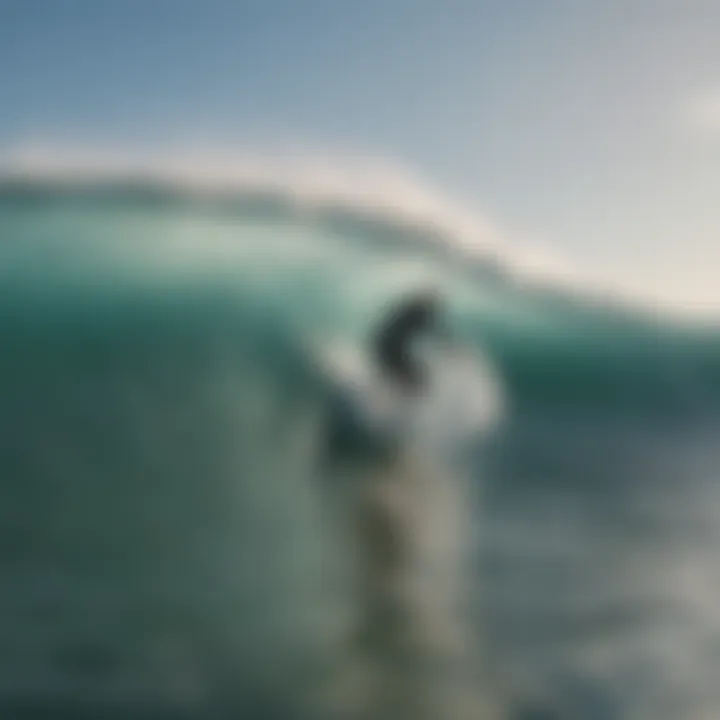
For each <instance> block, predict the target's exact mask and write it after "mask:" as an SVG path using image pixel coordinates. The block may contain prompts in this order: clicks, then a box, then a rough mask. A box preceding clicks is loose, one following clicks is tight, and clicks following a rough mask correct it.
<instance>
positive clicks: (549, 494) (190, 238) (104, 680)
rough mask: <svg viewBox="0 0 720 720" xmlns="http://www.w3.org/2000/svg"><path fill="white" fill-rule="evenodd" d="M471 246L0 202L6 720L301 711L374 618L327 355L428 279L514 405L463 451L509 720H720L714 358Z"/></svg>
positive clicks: (304, 216)
mask: <svg viewBox="0 0 720 720" xmlns="http://www.w3.org/2000/svg"><path fill="white" fill-rule="evenodd" d="M449 240H452V238H449V237H445V236H444V235H443V231H441V230H439V229H438V228H437V227H434V226H426V225H423V224H422V223H420V222H415V223H410V222H408V221H407V220H406V219H401V218H399V217H395V216H393V215H392V214H390V213H387V212H385V213H381V214H378V213H372V212H370V211H369V210H361V209H359V208H353V207H351V206H349V205H347V204H344V205H340V204H333V203H331V202H326V203H324V204H322V203H320V204H316V205H312V206H310V205H304V206H303V205H298V204H297V203H296V202H293V198H292V196H291V195H289V194H287V193H284V192H281V191H279V190H277V191H267V190H263V191H262V192H261V191H260V190H257V189H256V190H245V191H244V192H235V193H233V194H226V195H224V196H222V197H221V196H218V195H207V194H206V195H193V194H187V193H182V192H178V191H176V190H173V189H171V188H170V187H166V186H163V185H157V184H156V185H153V186H150V185H148V184H137V183H136V184H133V183H126V184H124V185H120V184H118V183H114V184H113V183H106V184H104V185H102V186H95V187H82V186H62V185H58V184H53V183H44V184H41V183H36V182H24V183H17V182H15V183H9V182H6V183H5V184H4V185H3V186H2V187H1V188H0V286H1V287H2V293H0V338H1V339H2V353H1V354H0V358H1V359H0V363H2V372H1V373H0V397H2V399H3V402H2V405H0V408H1V409H0V423H1V425H2V433H1V434H0V448H2V450H1V451H0V463H2V464H1V465H0V467H2V473H0V477H1V478H2V487H3V491H2V502H1V503H0V517H1V518H2V522H0V544H1V546H2V554H1V555H0V558H1V559H0V587H2V588H3V590H2V593H1V594H0V603H2V612H0V668H2V671H1V672H0V707H5V708H7V710H6V711H3V713H2V714H3V717H5V716H7V717H25V716H28V717H35V716H38V717H54V718H57V717H106V716H112V717H115V716H117V717H143V716H144V715H147V716H148V717H183V718H185V717H193V718H195V717H197V718H205V717H207V718H215V717H228V716H233V717H258V718H262V717H288V718H293V717H304V716H305V713H304V711H303V710H301V708H302V707H304V705H303V702H302V700H301V699H302V698H304V696H305V694H306V691H307V688H308V687H310V686H311V685H313V683H315V682H316V681H317V678H318V677H323V676H324V673H325V669H324V668H326V667H327V665H328V663H330V664H332V663H333V662H334V661H333V660H332V658H334V657H336V655H335V654H334V653H336V652H337V647H338V646H339V645H340V644H341V641H340V640H339V639H338V638H340V637H341V633H340V632H339V631H338V630H337V627H338V626H340V625H342V618H343V617H344V614H346V613H347V612H348V604H350V605H352V598H351V599H350V600H348V598H347V597H345V596H344V595H343V593H342V592H340V591H339V590H338V588H339V587H341V586H342V577H343V573H344V572H345V571H346V570H347V565H348V563H350V562H351V560H349V558H348V556H347V555H345V554H344V551H343V550H342V548H343V546H344V542H345V540H346V538H344V537H343V529H342V523H339V527H338V524H335V523H333V519H332V514H333V512H334V509H333V508H334V505H333V504H332V502H328V497H327V494H328V493H327V489H328V485H330V486H332V482H333V478H332V477H331V478H330V479H329V480H330V482H329V483H328V478H327V477H323V478H322V479H321V478H320V477H319V475H320V470H319V467H320V466H321V465H322V463H320V462H319V453H320V452H321V450H322V448H323V447H324V445H323V442H324V439H326V438H327V433H328V423H329V422H334V421H333V420H332V416H328V410H329V408H331V406H332V402H333V397H334V388H333V385H332V383H331V379H330V378H329V377H326V376H324V375H323V373H322V372H321V371H320V370H319V368H318V367H317V366H316V365H315V364H313V362H312V361H311V360H310V359H309V357H308V354H307V352H306V349H307V348H308V347H314V346H315V345H316V344H317V343H321V342H324V341H329V342H343V343H345V344H348V345H350V346H355V347H356V348H362V346H363V342H364V340H365V338H366V336H367V332H368V330H369V328H370V327H371V325H372V322H373V321H374V320H375V319H376V318H377V317H378V316H379V314H380V313H382V312H383V311H384V310H385V309H386V308H387V307H388V305H389V304H390V303H392V302H393V301H394V300H396V299H397V298H399V297H401V296H402V294H403V293H404V292H405V291H406V290H408V289H410V288H412V287H414V286H416V285H418V284H422V283H424V282H426V281H428V280H431V281H432V282H433V283H436V284H437V285H439V286H440V287H442V288H444V289H445V291H446V293H447V296H448V318H449V322H450V324H451V326H452V327H453V329H454V331H455V333H456V335H457V336H458V337H459V338H461V339H462V340H463V342H464V343H465V344H466V345H467V346H468V347H471V348H473V349H474V350H476V351H477V353H478V354H482V356H483V357H484V358H485V359H486V361H487V362H488V363H489V364H490V365H491V366H492V367H493V369H494V373H495V375H496V376H497V383H498V385H499V388H497V389H498V390H501V391H502V394H503V396H504V397H505V405H504V407H505V410H504V414H503V415H502V417H501V418H498V423H499V424H498V425H497V427H496V428H495V429H494V430H493V431H492V432H490V433H489V434H487V435H484V436H483V437H482V438H480V437H478V439H477V442H476V443H475V444H474V445H473V446H471V447H470V448H465V449H464V457H463V458H462V460H463V463H464V467H465V468H469V470H468V472H469V474H470V480H471V489H472V498H473V501H472V503H473V504H472V506H471V511H470V516H471V520H470V525H471V527H470V528H469V530H468V533H467V537H466V538H464V539H467V540H468V542H469V544H470V548H469V552H470V564H469V566H468V567H467V569H466V570H465V573H466V576H465V577H464V578H463V580H464V584H465V585H466V586H467V587H468V588H469V590H468V599H469V606H470V612H469V617H468V618H467V619H466V621H465V622H466V624H465V625H464V626H463V627H464V632H465V634H466V635H467V637H468V638H469V640H470V644H471V645H472V646H473V648H474V650H475V651H476V655H477V656H478V657H482V662H481V661H477V662H475V661H473V662H470V661H468V665H467V666H466V667H465V668H464V671H467V672H468V673H469V674H470V676H471V677H472V678H473V681H472V682H473V683H475V684H476V685H477V687H478V688H486V687H487V688H492V691H490V690H487V692H488V693H490V692H492V695H493V702H494V703H495V704H496V705H497V707H498V708H499V714H500V717H504V718H512V719H513V720H529V719H530V718H552V719H556V718H557V719H565V718H580V717H581V718H586V719H587V720H594V719H595V718H598V719H599V718H629V719H632V720H635V719H636V718H637V719H644V718H654V719H655V720H663V719H664V718H668V720H671V719H672V720H677V719H678V718H683V719H684V718H687V719H688V720H694V719H695V718H697V719H698V720H700V719H701V718H702V719H704V718H708V717H714V716H715V714H716V712H717V708H718V707H720V692H719V691H718V688H717V678H718V677H720V613H719V612H718V610H717V608H718V607H720V573H719V572H718V570H717V563H716V561H715V558H716V556H717V552H718V551H720V530H718V529H717V528H718V527H719V526H720V524H719V523H718V519H720V518H719V517H718V515H720V504H719V502H720V477H718V460H719V459H720V458H719V457H718V450H717V428H718V424H717V420H718V409H719V408H720V406H719V404H718V403H719V401H720V335H719V334H718V333H716V332H714V331H712V330H710V329H707V328H706V329H703V330H700V329H693V328H690V327H689V326H682V325H680V324H679V323H677V322H676V323H674V324H673V323H671V322H670V321H665V320H660V319H658V318H656V317H651V316H649V315H647V314H646V315H643V314H641V313H640V312H639V311H630V310H628V309H627V308H623V307H622V306H620V305H615V306H610V305H607V306H604V307H603V306H602V305H600V304H599V303H598V302H590V301H587V300H582V299H581V295H582V294H581V293H579V292H576V293H570V292H569V291H567V290H565V291H561V290H560V289H557V288H555V289H553V290H552V291H551V289H549V288H545V289H541V288H539V287H535V288H533V287H531V286H529V285H527V284H526V283H521V282H519V281H517V280H514V279H513V276H512V273H511V272H510V271H509V270H508V269H506V268H504V267H503V265H502V262H501V260H500V259H498V258H495V259H493V260H492V261H489V260H482V261H481V260H480V259H476V260H475V261H474V262H472V263H469V262H466V261H460V260H459V259H458V257H457V256H456V255H455V254H453V253H452V252H451V251H450V250H448V247H451V244H448V242H446V241H449ZM329 417H330V419H329ZM348 432H350V433H352V432H355V431H354V430H352V429H351V430H348ZM347 447H348V448H350V447H352V451H351V450H350V449H348V450H347V452H348V457H347V458H346V460H347V464H358V463H361V462H362V458H361V457H359V454H361V453H362V452H363V451H362V444H359V445H357V444H353V443H350V444H349V445H348V446H347ZM358 448H360V449H358ZM331 472H332V471H331ZM325 474H327V468H326V471H325ZM448 477H449V475H448ZM448 532H450V531H448ZM346 652H350V651H346ZM482 692H486V690H483V691H482ZM440 716H441V715H440ZM447 717H450V716H449V714H448V715H447Z"/></svg>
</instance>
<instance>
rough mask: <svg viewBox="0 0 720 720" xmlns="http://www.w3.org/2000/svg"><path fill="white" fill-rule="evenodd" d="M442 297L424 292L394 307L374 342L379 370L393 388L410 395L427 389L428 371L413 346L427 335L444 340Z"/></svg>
mask: <svg viewBox="0 0 720 720" xmlns="http://www.w3.org/2000/svg"><path fill="white" fill-rule="evenodd" d="M441 304H442V302H441V298H440V295H439V294H438V293H437V292H435V291H432V290H430V291H427V290H426V291H422V292H419V293H416V294H414V295H412V296H411V297H409V298H407V299H406V300H404V301H403V302H402V303H400V304H399V305H398V306H396V307H394V308H393V309H392V311H391V312H390V314H389V315H388V316H387V317H386V318H385V319H384V321H383V322H382V324H381V326H380V328H379V330H377V332H376V333H375V336H374V338H373V340H372V349H373V352H374V356H375V361H376V362H377V364H378V366H379V368H380V370H381V371H382V373H383V374H384V375H385V377H386V378H388V379H389V380H390V381H391V382H392V383H393V384H394V385H396V386H398V387H400V388H401V389H402V390H404V391H405V392H408V393H409V394H411V395H418V394H420V393H421V392H422V391H423V390H424V389H426V387H427V382H428V375H427V370H426V369H425V368H424V367H423V366H422V364H421V363H420V362H419V361H418V359H417V357H416V356H415V354H414V350H415V348H414V344H415V342H416V341H417V339H418V338H420V337H422V336H424V335H434V336H438V337H439V336H443V335H444V332H443V331H442V330H441V328H440V324H439V315H440V309H441Z"/></svg>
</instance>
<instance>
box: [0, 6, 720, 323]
mask: <svg viewBox="0 0 720 720" xmlns="http://www.w3.org/2000/svg"><path fill="white" fill-rule="evenodd" d="M718 37H720V3H718V2H717V1H716V0H595V1H594V2H593V1H591V0H492V1H491V0H354V1H353V0H121V1H120V0H0V153H2V152H10V151H12V150H13V149H15V148H17V147H23V146H28V145H32V144H33V143H35V144H43V143H44V144H46V145H52V144H53V143H54V144H58V145H62V144H70V145H75V146H77V145H79V144H80V145H81V144H89V145H93V144H94V145H115V146H118V147H122V146H123V145H143V146H147V147H152V146H159V145H162V144H163V143H167V142H170V141H172V142H174V143H175V144H177V143H179V142H182V141H183V138H187V139H188V141H190V140H191V139H192V141H193V142H194V143H195V144H197V143H201V142H203V141H207V142H211V143H213V144H214V145H215V146H217V145H218V144H219V143H220V144H222V143H225V144H227V145H228V146H229V145H233V144H240V145H243V146H248V145H250V146H257V147H262V146H263V145H264V146H268V147H271V146H273V145H278V144H280V143H288V144H292V145H298V146H303V147H317V148H322V150H323V151H324V152H334V151H337V152H338V153H345V152H349V153H353V154H356V155H357V154H359V155H363V154H368V155H371V156H375V157H382V158H387V159H388V161H391V162H397V163H399V164H401V165H403V166H407V167H410V168H412V169H413V170H414V171H416V172H417V173H418V174H419V175H421V176H422V177H423V178H428V179H429V180H430V181H431V182H432V183H433V184H434V185H436V186H439V187H441V188H442V189H443V190H444V191H445V192H447V193H448V194H449V195H451V196H452V197H454V198H457V199H459V200H461V201H462V202H464V203H465V204H466V205H468V206H470V207H472V208H473V209H475V210H476V211H477V212H479V213H481V214H484V216H485V217H488V218H490V220H491V221H492V222H494V223H496V224H497V225H498V226H499V227H502V229H503V232H504V233H507V234H508V235H510V236H514V237H518V238H523V239H524V240H526V241H528V242H531V243H537V244H539V245H543V246H546V247H548V248H550V249H551V250H552V251H553V252H557V253H559V254H561V255H562V256H563V257H567V258H568V260H569V261H570V262H571V263H572V264H573V265H574V266H576V267H578V268H580V269H582V270H583V271H591V272H592V273H595V274H596V275H597V276H598V277H602V278H609V279H612V281H613V282H618V283H619V284H621V285H624V286H626V287H634V288H636V289H637V290H638V291H639V292H645V291H647V293H648V294H649V295H655V296H658V297H660V296H662V297H665V298H669V299H671V300H672V301H673V302H677V303H680V304H684V305H686V306H688V307H692V308H696V309H698V310H699V311H708V310H709V311H711V312H717V313H719V314H720V282H719V281H718V279H719V278H720V275H719V274H718V271H717V268H718V267H720V202H718V199H719V198H720V42H718Z"/></svg>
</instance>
